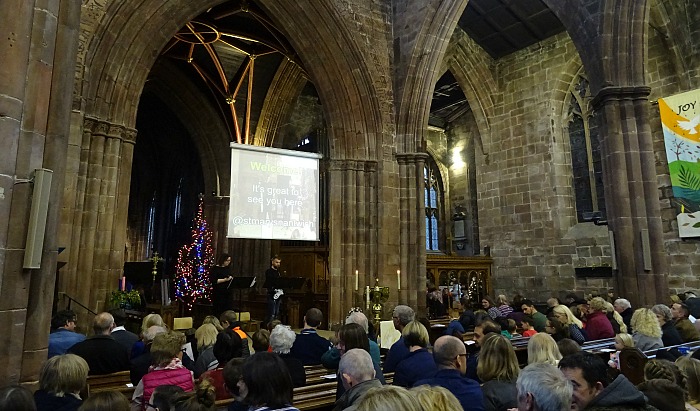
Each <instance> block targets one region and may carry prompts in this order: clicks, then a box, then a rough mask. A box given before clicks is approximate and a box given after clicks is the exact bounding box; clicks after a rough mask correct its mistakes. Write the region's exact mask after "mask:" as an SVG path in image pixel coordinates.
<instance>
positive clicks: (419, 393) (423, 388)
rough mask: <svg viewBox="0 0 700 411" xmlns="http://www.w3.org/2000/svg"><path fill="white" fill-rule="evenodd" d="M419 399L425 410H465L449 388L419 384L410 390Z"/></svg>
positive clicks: (419, 403)
mask: <svg viewBox="0 0 700 411" xmlns="http://www.w3.org/2000/svg"><path fill="white" fill-rule="evenodd" d="M409 393H411V394H412V395H413V396H414V397H415V398H416V401H418V405H420V406H421V408H423V409H424V410H431V411H459V410H464V408H462V404H460V403H459V400H458V399H457V397H455V396H454V394H452V393H451V392H450V391H448V390H447V388H444V387H440V386H434V387H431V386H429V385H419V386H418V387H413V388H411V390H410V391H409Z"/></svg>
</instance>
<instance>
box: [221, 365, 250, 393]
mask: <svg viewBox="0 0 700 411" xmlns="http://www.w3.org/2000/svg"><path fill="white" fill-rule="evenodd" d="M244 363H245V358H232V359H231V361H229V362H227V363H226V365H225V366H224V371H223V372H222V374H223V376H224V386H225V387H226V391H228V392H229V393H230V394H231V395H232V396H233V397H234V398H235V399H236V400H237V401H240V400H242V399H243V398H244V397H245V392H243V393H241V388H240V386H239V385H238V382H239V381H240V380H241V378H243V364H244Z"/></svg>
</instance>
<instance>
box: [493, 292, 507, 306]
mask: <svg viewBox="0 0 700 411" xmlns="http://www.w3.org/2000/svg"><path fill="white" fill-rule="evenodd" d="M496 305H497V306H498V305H508V299H507V298H506V295H505V294H499V295H498V297H496Z"/></svg>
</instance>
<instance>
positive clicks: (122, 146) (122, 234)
mask: <svg viewBox="0 0 700 411" xmlns="http://www.w3.org/2000/svg"><path fill="white" fill-rule="evenodd" d="M135 139H136V130H133V129H129V128H127V127H124V126H122V125H119V124H112V123H109V122H107V121H103V120H100V119H95V118H90V117H86V118H85V120H84V123H83V128H82V141H81V146H80V160H79V161H80V164H79V166H77V167H75V166H73V167H72V169H74V170H76V169H77V174H72V173H68V174H67V175H66V178H67V179H70V178H75V180H76V183H75V187H76V188H75V193H74V194H73V193H69V194H67V195H70V196H71V197H73V198H74V201H73V202H72V203H71V204H70V205H71V206H72V207H70V208H69V209H68V210H64V213H66V214H68V215H69V216H70V218H71V219H72V220H73V222H74V228H73V230H72V231H71V232H64V233H63V234H64V235H65V236H66V238H64V241H67V242H68V249H69V250H68V255H67V261H66V262H67V265H66V266H65V267H64V269H62V270H61V278H60V282H59V292H61V293H66V294H68V295H70V296H71V297H73V298H75V299H77V300H78V301H79V302H81V303H82V304H84V305H86V306H88V307H90V309H92V310H93V311H101V310H103V309H104V308H105V306H104V303H105V301H106V299H107V298H108V294H109V292H111V291H113V290H115V289H116V288H117V279H118V278H119V277H120V276H121V273H122V271H123V267H124V247H125V244H126V227H127V216H128V207H129V185H130V181H131V163H132V159H133V153H134V144H135ZM75 311H76V313H77V314H78V316H79V317H80V318H81V321H83V322H85V321H86V320H91V318H92V317H91V316H89V315H88V314H87V313H86V312H84V311H83V310H80V309H76V310H75ZM84 326H85V325H84Z"/></svg>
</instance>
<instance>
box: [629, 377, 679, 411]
mask: <svg viewBox="0 0 700 411" xmlns="http://www.w3.org/2000/svg"><path fill="white" fill-rule="evenodd" d="M637 389H638V390H639V391H640V392H641V393H642V394H644V395H645V396H646V397H647V400H648V404H649V405H650V406H652V407H655V408H656V409H658V410H659V411H685V410H686V409H687V408H686V407H685V391H684V390H683V388H681V387H679V386H678V385H677V384H675V383H673V382H671V381H669V380H665V379H661V378H658V379H653V380H647V381H644V382H643V383H641V384H639V385H637Z"/></svg>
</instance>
